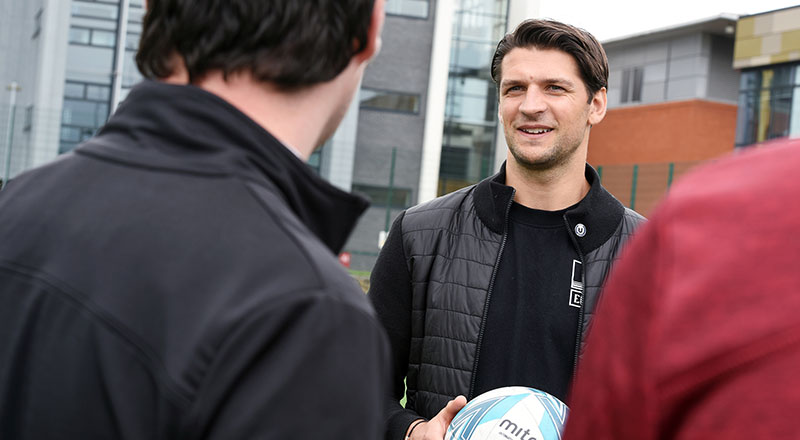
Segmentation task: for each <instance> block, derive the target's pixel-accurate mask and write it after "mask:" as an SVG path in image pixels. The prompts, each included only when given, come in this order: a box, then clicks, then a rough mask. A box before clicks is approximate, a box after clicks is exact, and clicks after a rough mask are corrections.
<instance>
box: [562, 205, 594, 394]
mask: <svg viewBox="0 0 800 440" xmlns="http://www.w3.org/2000/svg"><path fill="white" fill-rule="evenodd" d="M564 225H566V227H567V232H568V233H569V238H570V240H572V244H573V245H574V246H575V250H577V251H578V257H579V258H580V259H581V283H582V284H583V293H582V294H581V308H580V310H579V311H578V334H577V335H576V336H575V357H574V358H573V361H572V382H573V383H574V382H575V376H576V375H577V374H578V355H579V353H580V352H581V342H582V341H583V315H584V307H585V306H584V304H586V296H587V295H588V293H589V292H588V290H589V289H588V287H586V262H585V261H584V258H583V252H582V251H581V247H580V246H579V245H578V240H576V239H575V236H574V235H573V232H572V227H571V226H570V224H569V221H567V215H566V214H564ZM570 387H571V385H570Z"/></svg>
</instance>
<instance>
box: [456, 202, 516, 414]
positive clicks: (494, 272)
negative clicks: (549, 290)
mask: <svg viewBox="0 0 800 440" xmlns="http://www.w3.org/2000/svg"><path fill="white" fill-rule="evenodd" d="M515 193H516V190H514V189H512V191H511V198H510V199H508V205H506V217H505V225H504V226H503V241H502V242H501V243H500V252H498V254H497V261H495V263H494V268H493V269H492V279H491V281H490V282H489V290H488V291H487V292H486V303H485V304H484V305H483V316H482V317H481V329H480V331H479V332H478V346H477V347H475V361H474V362H473V364H472V379H471V380H470V384H469V393H467V396H466V397H467V400H470V399H472V398H473V397H474V396H473V394H474V393H475V378H476V373H477V372H478V358H480V355H481V344H482V343H483V332H484V330H486V316H487V314H488V313H489V301H490V300H491V299H492V290H494V281H495V278H496V277H497V270H498V268H499V267H500V259H501V258H502V257H503V250H504V249H505V247H506V241H508V213H509V212H510V211H511V204H512V203H514V194H515Z"/></svg>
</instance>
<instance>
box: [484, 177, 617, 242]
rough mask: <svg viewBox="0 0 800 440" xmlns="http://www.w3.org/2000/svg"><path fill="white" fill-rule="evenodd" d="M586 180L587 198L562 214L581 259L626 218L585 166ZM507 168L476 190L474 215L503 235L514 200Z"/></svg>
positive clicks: (614, 199)
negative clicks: (587, 183) (507, 183)
mask: <svg viewBox="0 0 800 440" xmlns="http://www.w3.org/2000/svg"><path fill="white" fill-rule="evenodd" d="M585 176H586V180H587V181H588V182H589V185H590V188H589V192H588V193H587V194H586V196H585V197H584V198H583V200H581V201H580V202H579V203H578V204H577V205H575V206H574V207H573V208H572V209H570V210H568V211H567V212H566V213H565V214H564V221H565V224H566V226H567V227H568V228H569V233H570V234H572V235H573V236H574V237H575V239H576V242H577V243H578V246H579V248H580V251H581V253H582V254H583V255H586V254H588V253H589V252H591V251H593V250H595V249H597V248H598V247H600V246H601V245H602V244H603V243H605V242H606V241H608V239H609V238H611V236H612V235H613V234H614V232H615V231H616V230H617V227H618V226H619V223H620V222H621V221H622V217H623V215H624V214H625V207H624V206H623V205H622V203H620V201H619V200H617V199H616V198H615V197H614V196H613V195H611V193H609V192H608V191H607V190H606V189H605V188H603V186H602V185H601V184H600V177H599V176H598V175H597V171H595V169H594V168H592V167H591V165H589V164H588V163H587V164H586V171H585ZM505 182H506V164H505V162H504V163H503V165H502V166H501V167H500V171H499V172H498V173H497V174H495V175H494V176H492V177H489V178H487V179H484V180H483V181H481V182H480V183H478V184H477V185H476V187H475V197H474V199H475V211H476V213H477V214H478V218H480V219H481V221H482V222H483V224H484V225H486V227H487V228H489V229H490V230H492V231H493V232H495V233H498V234H503V233H505V227H506V220H507V219H506V216H507V214H508V209H507V208H508V206H509V203H511V200H512V199H513V198H514V188H511V187H510V186H507V185H506V184H505Z"/></svg>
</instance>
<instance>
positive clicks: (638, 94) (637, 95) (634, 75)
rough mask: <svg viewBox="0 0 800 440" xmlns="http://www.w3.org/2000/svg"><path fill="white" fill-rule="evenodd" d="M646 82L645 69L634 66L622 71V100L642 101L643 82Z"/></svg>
mask: <svg viewBox="0 0 800 440" xmlns="http://www.w3.org/2000/svg"><path fill="white" fill-rule="evenodd" d="M643 83H644V69H643V68H641V67H633V68H630V69H625V70H623V71H622V87H620V93H621V95H620V100H619V101H620V102H621V103H623V104H624V103H626V102H641V100H642V84H643Z"/></svg>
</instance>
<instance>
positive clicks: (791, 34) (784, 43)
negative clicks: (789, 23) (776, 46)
mask: <svg viewBox="0 0 800 440" xmlns="http://www.w3.org/2000/svg"><path fill="white" fill-rule="evenodd" d="M793 50H800V29H798V30H794V31H788V32H784V33H782V34H781V52H791V51H793Z"/></svg>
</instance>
